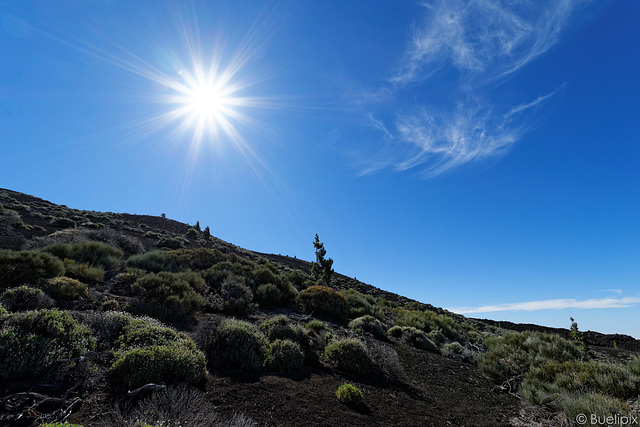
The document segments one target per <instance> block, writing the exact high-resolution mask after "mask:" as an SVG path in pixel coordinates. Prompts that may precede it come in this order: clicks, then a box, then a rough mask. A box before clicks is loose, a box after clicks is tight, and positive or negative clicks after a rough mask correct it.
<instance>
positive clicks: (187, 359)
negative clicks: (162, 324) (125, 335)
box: [111, 343, 206, 388]
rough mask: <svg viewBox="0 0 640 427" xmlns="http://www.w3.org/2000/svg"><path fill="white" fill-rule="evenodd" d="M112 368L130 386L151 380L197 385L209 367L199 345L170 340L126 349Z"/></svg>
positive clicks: (136, 385) (134, 386)
mask: <svg viewBox="0 0 640 427" xmlns="http://www.w3.org/2000/svg"><path fill="white" fill-rule="evenodd" d="M111 369H112V372H113V373H114V375H115V376H116V377H117V378H121V379H122V381H123V382H124V384H125V385H126V386H127V387H129V388H136V387H140V386H143V385H145V384H147V383H150V382H166V383H178V382H187V383H190V384H194V383H196V382H198V381H200V379H202V377H203V376H204V374H205V371H206V366H205V358H204V355H203V354H202V352H200V351H198V350H197V349H196V348H195V345H192V346H186V345H184V344H182V343H169V344H165V345H153V346H149V347H137V348H133V349H131V350H127V351H124V352H122V353H121V355H120V357H118V359H117V360H116V361H115V362H114V364H113V365H112V366H111Z"/></svg>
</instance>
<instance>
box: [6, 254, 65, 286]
mask: <svg viewBox="0 0 640 427" xmlns="http://www.w3.org/2000/svg"><path fill="white" fill-rule="evenodd" d="M64 271H65V268H64V264H63V262H62V261H61V260H59V259H58V258H56V257H54V256H52V255H50V254H48V253H42V252H36V251H19V252H15V251H7V250H2V251H0V289H6V288H10V287H14V286H19V285H25V284H35V283H37V282H38V281H40V280H41V279H48V278H50V277H56V276H62V275H63V274H64Z"/></svg>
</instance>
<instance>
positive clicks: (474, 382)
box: [207, 346, 522, 426]
mask: <svg viewBox="0 0 640 427" xmlns="http://www.w3.org/2000/svg"><path fill="white" fill-rule="evenodd" d="M395 348H396V350H397V351H398V355H399V356H400V360H401V362H402V365H403V367H404V369H405V372H406V377H407V384H404V385H389V384H386V383H384V381H382V380H381V379H377V378H374V379H372V381H369V382H364V381H363V380H362V379H360V380H359V379H357V378H354V377H347V376H344V375H341V374H338V373H336V372H333V371H331V370H329V369H325V368H320V367H318V368H306V369H305V370H303V371H302V372H299V373H297V374H295V375H294V376H288V375H275V374H267V375H262V376H259V375H250V374H239V373H232V372H213V373H212V375H211V376H210V377H209V379H208V381H207V395H208V397H209V399H210V400H211V401H212V402H213V403H214V405H215V407H216V410H217V411H218V412H219V413H220V414H224V415H232V414H233V413H234V412H243V413H245V414H246V415H248V416H249V417H251V418H252V419H254V420H255V421H257V422H258V423H259V424H260V425H261V426H293V425H318V426H320V425H322V426H365V425H366V426H392V425H397V426H446V425H451V426H508V425H512V424H511V421H510V420H512V419H514V418H516V417H518V415H519V414H520V410H521V409H522V404H521V402H520V400H518V399H517V398H516V397H514V396H512V395H508V394H498V393H494V392H493V391H492V389H493V388H494V384H492V383H491V381H489V380H488V379H487V378H485V377H484V376H483V375H482V373H481V372H480V371H479V370H478V367H477V366H476V365H471V364H466V363H461V362H456V361H453V360H450V359H447V358H445V357H443V356H441V355H439V354H435V353H429V352H425V351H421V350H417V349H414V348H411V347H407V346H395ZM345 382H349V383H351V384H353V385H355V386H356V387H358V388H360V389H361V390H362V392H363V394H364V398H365V403H366V405H365V406H364V407H361V408H358V409H352V408H349V407H347V406H345V405H342V404H340V403H339V402H338V400H337V399H336V397H335V394H334V393H335V391H336V389H337V388H338V387H339V386H340V385H342V384H344V383H345Z"/></svg>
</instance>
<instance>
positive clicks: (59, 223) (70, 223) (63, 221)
mask: <svg viewBox="0 0 640 427" xmlns="http://www.w3.org/2000/svg"><path fill="white" fill-rule="evenodd" d="M49 224H50V225H51V226H53V227H58V228H75V226H76V222H75V221H74V220H72V219H69V218H64V217H58V218H55V219H53V220H52V221H51V222H50V223H49Z"/></svg>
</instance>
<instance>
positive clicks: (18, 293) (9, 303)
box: [0, 285, 55, 311]
mask: <svg viewBox="0 0 640 427" xmlns="http://www.w3.org/2000/svg"><path fill="white" fill-rule="evenodd" d="M0 302H2V305H4V306H5V307H6V308H7V309H8V310H9V311H26V310H37V309H40V308H51V307H53V306H54V305H55V301H54V300H53V299H52V298H51V297H50V296H48V295H47V294H45V293H44V292H43V291H42V289H37V288H32V287H30V286H26V285H22V286H18V287H17V288H11V289H7V290H6V291H4V292H3V293H2V295H0Z"/></svg>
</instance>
